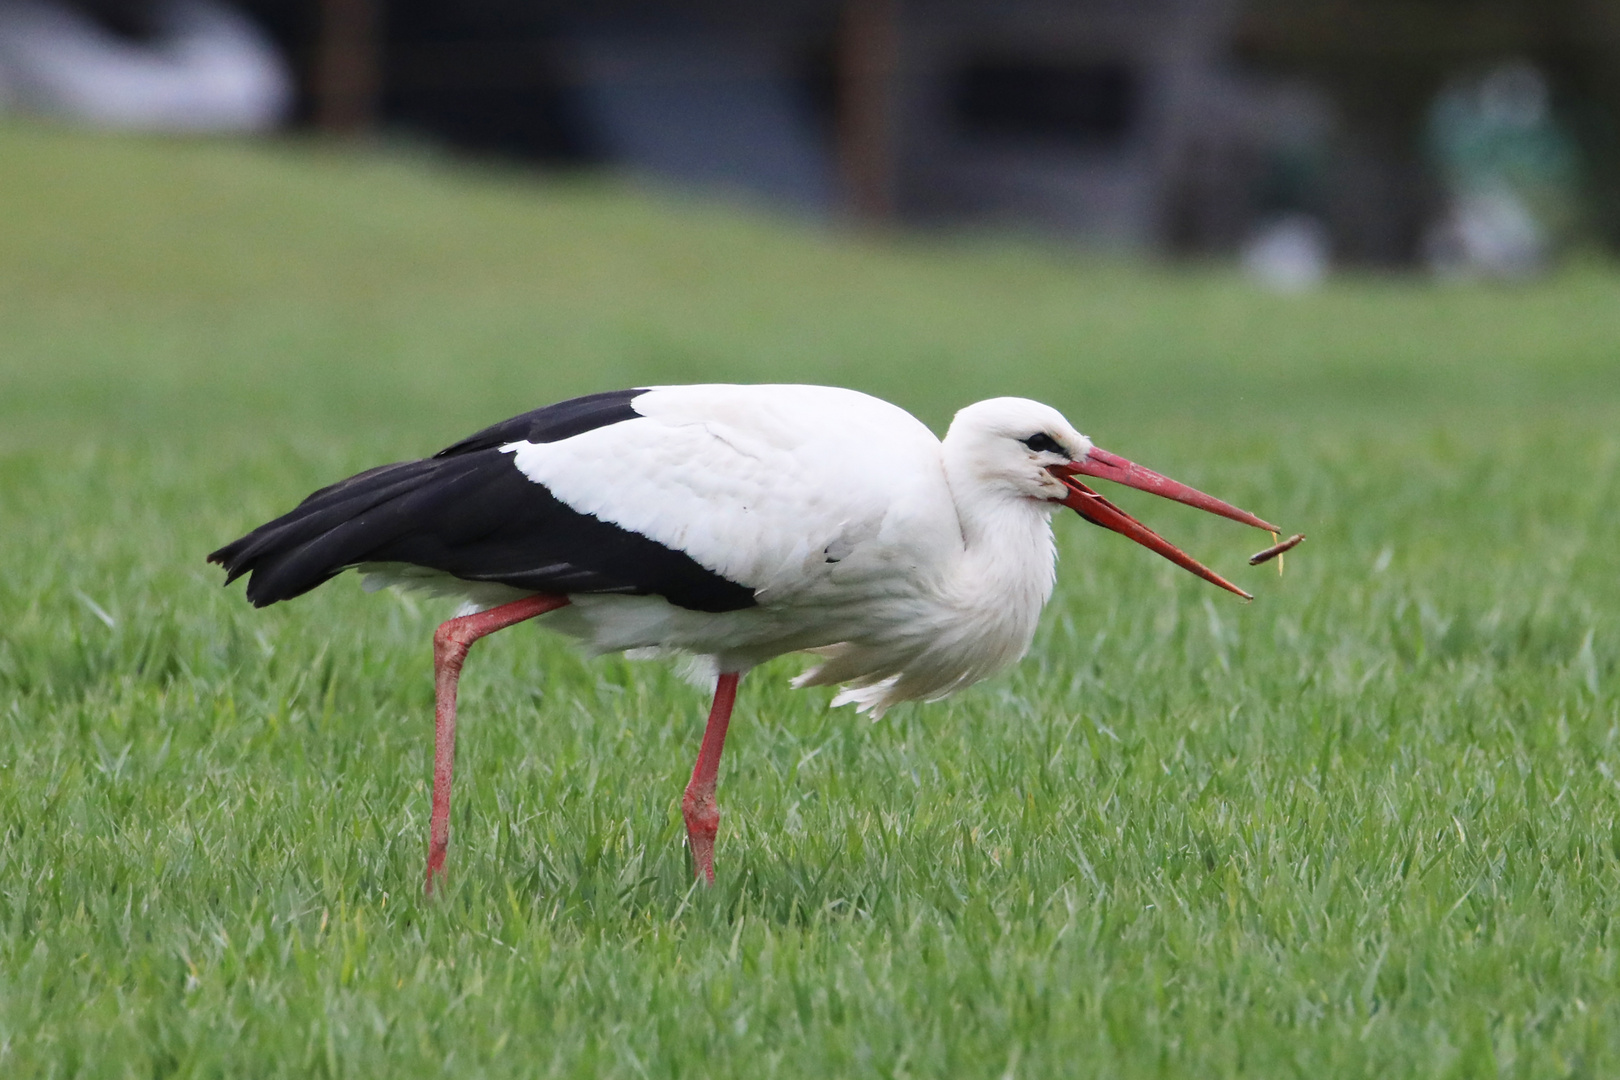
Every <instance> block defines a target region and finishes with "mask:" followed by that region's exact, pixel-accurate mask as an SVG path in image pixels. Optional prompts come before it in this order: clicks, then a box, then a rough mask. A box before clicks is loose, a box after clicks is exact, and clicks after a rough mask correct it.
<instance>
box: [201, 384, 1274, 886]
mask: <svg viewBox="0 0 1620 1080" xmlns="http://www.w3.org/2000/svg"><path fill="white" fill-rule="evenodd" d="M1079 476H1088V477H1103V478H1106V479H1108V480H1113V481H1116V482H1118V483H1121V484H1125V485H1127V486H1129V487H1134V488H1140V489H1142V490H1144V491H1150V492H1152V493H1154V494H1156V495H1162V496H1165V497H1167V498H1171V499H1176V500H1178V501H1180V502H1184V503H1187V504H1189V505H1192V506H1196V507H1199V508H1201V509H1204V510H1208V511H1211V512H1213V513H1216V514H1221V515H1223V516H1225V517H1228V518H1231V519H1233V520H1235V521H1240V522H1243V523H1245V524H1247V525H1252V526H1255V527H1256V528H1260V529H1265V530H1267V531H1269V532H1273V533H1275V532H1276V531H1277V530H1276V529H1275V528H1274V527H1273V526H1272V525H1270V524H1268V523H1267V522H1265V521H1262V520H1260V519H1259V518H1257V517H1255V516H1254V515H1253V514H1250V513H1248V512H1246V511H1243V510H1239V509H1237V508H1236V507H1234V506H1231V505H1228V504H1227V503H1224V502H1222V501H1220V500H1219V499H1215V498H1212V497H1211V496H1208V495H1205V494H1203V493H1202V492H1200V491H1196V490H1194V489H1193V488H1190V487H1188V486H1186V485H1185V484H1181V483H1177V482H1176V481H1174V480H1171V479H1169V478H1167V477H1164V476H1161V475H1159V474H1158V473H1155V472H1153V471H1151V470H1149V469H1145V468H1142V467H1141V466H1139V465H1135V464H1133V463H1131V462H1129V461H1127V460H1125V459H1124V458H1122V457H1119V456H1118V455H1116V454H1111V453H1109V452H1107V451H1105V450H1102V449H1100V448H1098V447H1096V446H1093V445H1092V444H1091V440H1090V439H1088V438H1086V437H1085V436H1084V435H1082V434H1080V433H1079V432H1078V431H1076V430H1075V429H1074V427H1073V426H1072V425H1070V423H1069V422H1068V421H1067V420H1065V419H1064V418H1063V416H1062V415H1061V414H1060V413H1058V412H1057V410H1055V409H1052V408H1050V407H1048V406H1046V405H1042V404H1039V403H1038V402H1034V401H1028V400H1025V399H1023V398H995V399H992V400H990V401H981V402H979V403H978V404H976V405H969V406H968V407H967V408H965V409H963V410H962V411H961V412H959V413H957V414H956V418H955V419H954V420H953V421H952V423H951V427H950V430H949V432H947V434H946V436H945V438H944V439H943V440H940V439H938V438H936V437H935V436H934V435H933V433H932V432H930V431H929V430H928V428H926V427H925V426H923V424H922V423H921V422H919V421H918V420H917V419H916V418H915V417H913V416H911V414H909V413H907V412H905V411H904V410H902V409H900V408H898V407H896V406H894V405H891V404H889V403H888V402H885V401H880V400H878V399H877V398H873V397H869V396H867V395H865V394H861V393H857V392H855V391H853V390H842V389H836V388H832V387H824V386H721V385H710V386H669V387H657V388H652V389H639V390H621V391H616V392H613V393H604V394H592V395H590V396H588V397H581V398H575V399H573V400H571V401H564V402H560V403H558V404H556V405H550V406H547V407H545V408H543V409H536V410H535V411H533V412H529V413H524V414H523V415H522V416H517V417H514V418H513V419H511V420H508V421H506V422H505V423H501V424H496V425H495V426H494V427H490V428H487V429H485V430H484V431H481V432H479V433H478V434H476V435H473V436H471V437H470V438H467V439H463V440H462V441H461V442H458V443H456V444H455V445H454V446H451V447H449V448H447V449H445V450H441V451H440V452H439V453H437V454H435V455H434V456H433V457H430V458H426V459H424V460H421V461H405V462H399V463H397V464H393V465H384V466H381V467H380V468H376V469H371V470H369V471H367V472H363V473H360V474H359V475H357V476H352V477H350V478H349V479H347V480H343V481H341V482H339V483H337V484H334V485H332V486H331V487H327V488H322V489H321V490H319V491H317V492H315V493H314V494H313V495H311V496H309V497H308V498H307V499H305V500H304V501H303V502H302V503H300V504H299V505H298V506H297V507H296V508H295V509H294V510H292V511H291V512H290V513H287V514H285V515H283V516H282V517H279V518H277V519H276V520H274V521H271V522H269V523H268V524H265V525H261V526H260V527H259V528H257V529H255V530H253V531H252V532H251V533H249V534H248V535H246V536H244V537H242V538H241V539H240V540H237V541H236V542H235V543H232V544H227V545H226V546H225V547H222V548H220V549H219V550H218V551H216V552H214V553H213V554H212V555H210V556H209V559H210V561H212V562H217V563H220V564H221V565H223V566H224V567H225V569H226V571H227V572H228V574H229V577H228V578H227V583H229V582H230V581H231V580H234V579H236V578H237V577H240V576H241V575H243V574H250V575H251V577H250V578H249V581H248V586H247V596H248V599H249V600H251V601H252V602H253V603H254V605H255V606H259V607H263V606H264V605H266V604H273V603H275V602H276V601H278V600H287V599H290V598H292V597H295V596H298V595H300V594H302V593H305V592H308V591H309V590H310V589H313V588H314V587H315V586H317V585H319V584H321V583H322V582H324V581H326V580H327V579H328V578H331V577H333V576H335V575H337V574H338V573H341V572H342V571H344V570H346V569H349V568H351V567H356V568H358V569H359V570H360V572H361V573H362V574H363V575H364V577H365V583H366V586H367V588H368V589H370V588H377V587H380V586H382V585H404V586H414V587H423V588H427V589H430V590H434V591H437V592H441V593H448V594H453V595H457V596H460V597H461V598H462V599H463V600H464V601H465V603H466V607H465V608H464V609H463V610H464V611H467V612H470V613H469V614H463V615H461V616H460V617H457V618H453V619H450V620H449V621H447V622H445V623H443V624H441V625H440V626H439V628H438V631H437V632H436V633H435V634H434V636H433V664H434V684H435V689H436V696H437V708H436V712H435V742H434V763H433V812H432V820H431V824H430V830H429V846H428V866H427V890H428V892H430V893H431V892H432V890H433V883H434V877H435V875H438V874H440V873H441V872H442V870H443V866H444V857H445V848H446V845H447V843H448V841H449V830H450V784H451V768H452V766H453V764H454V759H455V738H456V682H457V679H458V677H459V676H460V673H461V666H462V662H463V661H464V660H465V658H466V655H467V650H468V648H469V647H470V646H471V645H472V643H473V642H474V641H477V640H478V639H479V638H481V637H483V636H484V635H486V634H490V633H493V632H494V631H496V630H500V629H502V628H504V627H507V626H511V625H513V624H514V623H518V622H522V621H524V620H526V619H532V618H535V617H536V616H544V624H545V625H547V626H550V627H552V628H553V629H555V630H559V631H561V632H562V633H564V634H567V635H569V636H571V637H574V638H576V639H578V640H579V641H580V642H582V643H583V644H584V645H585V646H586V647H587V648H588V649H590V650H591V651H593V652H597V653H602V652H611V651H615V650H627V649H657V650H664V651H671V652H677V653H686V654H691V655H695V656H698V657H702V658H707V659H708V661H709V662H710V663H712V665H713V668H714V670H715V671H716V672H717V676H718V680H717V686H716V689H715V694H714V704H713V707H712V708H711V709H710V712H709V719H708V726H707V727H706V729H705V730H704V733H703V744H702V748H701V749H700V751H699V753H698V759H697V764H696V766H695V767H694V768H693V770H692V780H691V783H690V784H689V785H688V786H687V789H686V795H685V798H684V800H683V802H682V810H683V812H684V817H685V820H686V828H687V836H688V839H689V842H690V844H691V852H692V858H693V864H694V871H695V873H696V874H697V875H698V876H699V877H700V878H701V879H703V880H705V881H707V882H712V881H713V880H714V838H715V833H716V831H717V829H718V827H719V821H720V812H719V810H718V808H717V807H716V804H715V779H716V775H717V773H718V771H719V766H720V753H721V749H722V747H723V746H724V743H725V738H726V726H727V723H728V722H729V720H730V716H731V709H732V704H733V702H734V701H735V699H736V694H737V682H738V680H739V679H740V678H741V677H742V675H743V673H744V672H746V671H747V670H748V669H749V668H751V667H754V666H755V665H757V664H760V663H763V662H764V661H766V660H769V659H770V658H772V657H774V656H780V655H782V654H783V653H789V652H797V651H806V650H808V651H811V652H814V653H817V654H819V656H820V663H819V664H817V666H815V667H813V668H811V669H810V670H809V671H807V672H805V673H804V674H803V675H801V676H799V678H798V679H797V680H796V681H795V685H796V686H821V685H830V684H839V685H841V686H842V690H840V692H839V693H838V695H837V697H835V698H834V699H833V703H834V704H835V705H839V704H846V703H849V704H854V705H856V706H857V707H858V708H859V709H861V710H862V711H865V712H870V713H873V714H881V713H882V712H883V710H884V709H887V708H889V707H890V706H892V705H894V704H896V703H898V702H902V701H910V700H914V699H919V698H920V699H926V700H929V701H933V700H937V699H939V698H942V697H945V696H946V695H948V694H951V693H954V692H955V691H957V690H960V689H962V688H963V687H965V686H968V685H970V684H972V683H975V682H978V681H979V680H980V679H983V678H985V677H986V676H988V675H991V674H993V673H995V672H997V671H999V670H1001V669H1002V668H1005V667H1007V666H1008V665H1009V664H1012V663H1013V662H1015V661H1017V660H1018V659H1019V658H1020V657H1022V656H1023V654H1024V653H1025V651H1026V650H1028V648H1029V644H1030V641H1031V640H1032V638H1033V637H1034V634H1035V625H1036V621H1037V619H1038V618H1039V616H1040V612H1041V608H1042V606H1043V605H1044V604H1045V602H1046V600H1047V598H1048V597H1049V596H1050V595H1051V593H1052V585H1053V582H1054V577H1055V564H1056V551H1055V549H1054V546H1053V543H1052V527H1051V516H1052V512H1053V511H1054V510H1055V509H1056V508H1058V507H1060V506H1067V507H1069V508H1070V509H1072V510H1075V511H1077V512H1078V513H1079V514H1080V516H1081V517H1083V518H1085V519H1086V520H1088V521H1090V522H1093V523H1094V524H1097V525H1101V526H1103V527H1104V528H1107V529H1112V530H1114V531H1115V532H1119V533H1123V534H1124V535H1126V536H1128V537H1130V538H1131V539H1132V540H1134V541H1136V542H1137V543H1139V544H1142V545H1143V546H1145V547H1147V548H1149V549H1150V550H1152V551H1155V552H1158V553H1159V554H1160V555H1163V556H1164V557H1165V558H1167V559H1169V560H1171V561H1172V562H1174V563H1176V564H1177V565H1178V566H1182V567H1184V568H1186V569H1187V570H1190V571H1192V572H1193V573H1195V574H1197V575H1198V576H1200V577H1202V578H1204V579H1205V580H1207V581H1210V582H1213V583H1214V584H1216V585H1219V586H1220V587H1222V588H1224V589H1227V590H1230V591H1231V592H1234V593H1237V594H1238V595H1239V596H1242V597H1244V598H1245V599H1247V598H1249V594H1248V593H1245V592H1244V591H1243V590H1241V589H1239V588H1238V587H1237V586H1235V585H1233V584H1231V583H1230V582H1228V581H1226V580H1224V579H1223V578H1221V577H1220V576H1219V575H1217V574H1215V573H1214V572H1213V571H1211V570H1209V569H1206V568H1205V567H1204V566H1202V565H1200V564H1199V563H1198V562H1197V561H1195V560H1194V559H1192V558H1191V557H1190V556H1188V555H1186V554H1184V553H1183V552H1181V551H1180V550H1178V549H1177V548H1175V547H1174V546H1172V545H1171V544H1169V543H1168V542H1167V541H1165V540H1164V539H1163V538H1161V537H1160V536H1159V535H1158V534H1157V533H1155V532H1154V531H1153V530H1151V529H1149V528H1148V527H1147V526H1145V525H1143V524H1141V523H1140V522H1138V521H1137V520H1135V519H1134V518H1132V517H1131V516H1130V515H1129V514H1127V513H1125V512H1124V511H1123V510H1121V509H1119V507H1117V506H1115V505H1114V504H1113V503H1111V502H1109V501H1108V500H1107V499H1105V498H1103V497H1102V496H1101V495H1099V494H1097V493H1096V492H1095V491H1093V490H1092V489H1091V488H1089V487H1087V486H1086V485H1085V484H1084V483H1083V482H1081V481H1080V480H1079V479H1078V477H1079Z"/></svg>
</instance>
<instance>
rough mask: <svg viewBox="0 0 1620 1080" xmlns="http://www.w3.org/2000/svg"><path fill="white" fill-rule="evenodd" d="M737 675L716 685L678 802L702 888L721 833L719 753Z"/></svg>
mask: <svg viewBox="0 0 1620 1080" xmlns="http://www.w3.org/2000/svg"><path fill="white" fill-rule="evenodd" d="M741 678H742V676H741V675H739V674H737V673H736V672H726V673H722V674H721V676H720V681H719V682H718V683H716V684H715V688H714V704H713V705H712V706H710V707H709V722H708V723H707V724H706V725H704V728H703V746H702V748H701V749H700V750H698V759H697V764H696V765H694V766H692V782H691V783H689V784H687V785H686V795H685V797H684V798H682V799H681V816H682V817H684V818H685V819H686V840H687V843H688V844H690V845H691V848H692V873H693V874H695V875H696V876H697V877H698V878H700V879H701V880H702V881H703V882H704V883H705V884H708V885H713V884H714V838H715V835H716V834H717V833H719V831H720V807H719V805H718V804H717V803H716V802H715V800H714V789H715V785H716V783H717V782H718V780H719V778H720V752H721V751H722V750H724V749H725V748H726V728H727V726H728V725H729V724H730V723H731V707H732V705H734V704H736V701H737V680H739V679H741Z"/></svg>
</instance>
